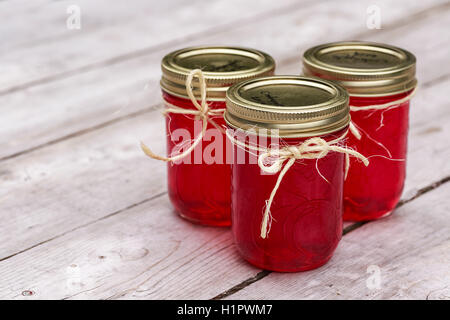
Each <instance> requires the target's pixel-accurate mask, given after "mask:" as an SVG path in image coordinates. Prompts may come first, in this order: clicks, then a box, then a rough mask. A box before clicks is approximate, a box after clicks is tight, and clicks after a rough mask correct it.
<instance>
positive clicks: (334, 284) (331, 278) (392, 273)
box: [228, 183, 450, 299]
mask: <svg viewBox="0 0 450 320" xmlns="http://www.w3.org/2000/svg"><path fill="white" fill-rule="evenodd" d="M449 194H450V184H448V183H447V184H445V185H443V186H442V187H440V188H438V189H436V190H433V191H431V192H429V193H427V194H425V195H423V196H422V197H420V198H418V199H416V200H415V201H412V202H409V203H407V204H405V205H404V206H402V207H401V208H399V209H398V210H397V211H396V212H395V214H394V215H392V216H391V217H389V218H386V219H382V220H379V221H375V222H371V223H368V224H366V225H364V226H362V227H360V228H358V229H356V230H354V231H352V232H350V233H349V234H347V235H346V236H345V237H344V238H343V240H342V241H341V243H340V247H339V248H338V250H336V254H335V256H334V257H333V258H332V260H331V261H330V263H329V264H327V265H325V266H324V267H322V268H319V269H317V270H313V271H309V272H304V273H301V274H289V275H283V274H277V273H271V274H270V275H268V276H267V277H265V278H264V279H261V280H260V281H258V282H255V283H253V284H252V285H251V286H248V287H246V288H244V289H243V290H241V291H239V292H237V293H236V294H234V295H231V296H229V297H228V298H230V299H242V298H244V299H450V268H449V266H450V224H449V222H448V221H449V219H450V198H449V197H448V195H449ZM356 252H357V253H358V254H355V253H356ZM377 268H378V269H377ZM374 270H377V271H375V272H376V273H377V274H379V276H380V278H379V279H380V282H379V286H378V285H376V281H374V278H373V277H374V276H376V275H377V274H374Z"/></svg>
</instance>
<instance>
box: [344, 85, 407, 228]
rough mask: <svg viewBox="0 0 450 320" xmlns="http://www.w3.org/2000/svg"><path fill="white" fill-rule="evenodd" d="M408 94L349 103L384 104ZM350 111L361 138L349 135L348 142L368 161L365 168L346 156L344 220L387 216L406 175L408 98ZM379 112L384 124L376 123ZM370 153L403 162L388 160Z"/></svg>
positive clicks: (358, 104) (378, 119) (364, 104)
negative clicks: (393, 104) (384, 106)
mask: <svg viewBox="0 0 450 320" xmlns="http://www.w3.org/2000/svg"><path fill="white" fill-rule="evenodd" d="M409 93H410V91H409V92H405V93H402V94H398V95H394V96H388V97H376V98H366V97H364V98H363V97H350V105H354V106H367V105H373V104H383V103H388V102H391V101H394V100H398V99H401V98H403V97H405V96H406V95H408V94H409ZM350 113H351V117H352V121H353V122H354V123H355V124H356V125H357V126H358V129H359V130H360V133H361V136H362V137H361V140H357V139H356V138H355V137H354V136H352V135H351V134H349V143H348V145H349V147H352V148H354V149H355V150H356V151H358V152H359V153H361V154H363V155H364V156H366V157H368V158H369V161H370V164H369V166H368V167H365V166H364V165H363V164H362V163H361V162H359V161H358V160H356V159H353V158H351V159H350V170H349V174H348V177H347V179H346V181H345V184H344V220H346V221H365V220H373V219H378V218H381V217H383V216H386V215H389V213H390V212H391V211H392V210H393V209H394V208H395V206H396V205H397V203H398V201H399V199H400V196H401V194H402V190H403V185H404V181H405V174H406V151H407V139H408V126H409V101H407V102H404V103H403V104H401V106H399V107H396V108H391V109H381V110H368V111H351V112H350ZM382 115H383V124H384V125H383V126H380V121H381V119H382ZM377 142H379V143H381V144H382V145H383V146H384V147H385V148H384V147H382V146H381V145H379V144H378V143H377ZM386 149H387V150H389V152H390V154H391V155H389V153H388V152H387V151H386ZM374 155H382V156H385V157H387V158H392V159H397V160H399V159H403V160H404V161H394V160H388V159H386V158H383V157H378V156H376V157H374Z"/></svg>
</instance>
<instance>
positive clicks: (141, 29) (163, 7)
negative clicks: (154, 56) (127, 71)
mask: <svg viewBox="0 0 450 320" xmlns="http://www.w3.org/2000/svg"><path fill="white" fill-rule="evenodd" d="M8 3H9V2H8ZM308 3H309V4H310V3H312V1H294V0H281V1H277V2H273V1H270V0H262V1H254V0H252V1H238V0H231V1H230V0H228V1H225V0H218V1H201V0H194V1H186V0H175V1H163V2H159V3H156V4H155V2H153V1H145V0H138V1H133V4H132V5H130V4H129V3H128V2H127V1H124V0H121V1H113V2H111V1H107V0H100V1H97V0H96V1H90V0H77V1H58V2H48V1H44V2H43V3H41V4H40V5H39V6H31V5H26V6H25V8H24V9H22V8H20V7H16V6H14V5H12V6H13V7H14V8H15V10H14V11H15V14H14V16H17V15H19V16H20V17H21V19H17V18H16V20H15V21H14V22H12V23H9V24H8V26H9V31H8V32H9V34H11V33H13V34H14V35H15V36H14V37H10V36H9V37H8V38H13V39H15V40H13V41H20V42H19V43H15V42H13V43H12V44H11V43H10V46H9V47H8V50H4V51H3V52H1V51H0V61H6V62H7V67H8V71H9V72H2V73H1V74H0V93H5V92H9V91H12V90H17V89H21V88H26V87H29V86H32V85H36V84H39V83H41V82H48V81H54V80H56V79H59V78H61V77H65V76H70V75H72V74H76V73H80V72H86V71H88V70H91V69H93V68H98V67H102V66H104V65H107V64H112V63H118V62H120V61H123V60H127V59H133V58H135V57H138V56H142V55H145V54H149V53H151V52H153V51H158V50H161V49H166V48H168V47H169V48H173V46H174V45H177V44H179V43H180V42H182V41H186V40H187V39H193V38H194V37H197V38H202V37H204V36H208V35H209V34H214V33H217V32H220V31H222V30H226V29H228V28H235V26H234V25H237V24H245V23H248V22H249V21H251V20H254V19H264V18H265V17H266V16H268V15H270V14H273V13H277V12H283V11H285V10H290V9H291V8H298V7H303V6H305V7H306V6H308ZM73 5H76V6H78V8H79V9H80V12H81V28H80V29H79V30H78V29H75V30H71V29H68V28H67V25H66V20H67V18H68V17H69V14H67V12H66V10H67V8H68V7H69V6H73ZM3 6H5V7H7V4H6V3H5V4H4V5H3ZM27 7H31V8H27ZM235 8H239V10H236V9H235ZM8 11H13V10H11V9H9V10H8ZM22 12H24V15H22ZM206 12H207V13H208V14H205V13H206ZM230 12H233V14H230ZM8 20H9V19H8ZM38 30H39V32H38ZM0 35H1V33H0ZM5 36H6V35H5ZM87 48H88V49H87Z"/></svg>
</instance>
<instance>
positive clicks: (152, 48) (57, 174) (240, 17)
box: [0, 0, 450, 299]
mask: <svg viewBox="0 0 450 320" xmlns="http://www.w3.org/2000/svg"><path fill="white" fill-rule="evenodd" d="M73 4H75V5H77V6H78V7H76V8H79V9H80V10H81V11H80V12H81V16H80V17H81V20H80V22H81V25H80V28H79V29H77V28H75V29H74V28H72V27H70V26H73V24H72V25H70V26H69V28H68V26H67V19H70V18H71V15H72V14H73V12H74V11H72V10H73V8H69V7H70V6H71V5H73ZM372 4H373V1H371V0H362V1H357V2H355V1H350V0H341V1H328V2H319V1H312V0H303V1H296V0H279V1H273V0H262V1H256V0H252V1H238V0H217V1H200V0H189V1H186V0H172V1H170V2H169V1H166V2H162V1H159V2H154V1H152V2H150V1H147V0H134V1H133V2H132V4H131V3H130V2H129V1H114V3H112V2H111V1H107V0H96V1H91V0H77V1H65V0H64V1H57V2H55V1H49V0H34V1H23V0H20V1H2V2H0V21H1V22H2V24H1V27H0V38H1V39H2V41H1V42H0V70H1V72H0V109H1V116H0V136H1V139H0V217H1V219H2V223H1V224H0V298H3V299H117V298H120V299H313V298H316V299H351V298H353V299H450V183H448V182H449V180H450V161H449V159H450V126H449V127H446V125H448V124H449V123H450V105H449V98H448V96H447V94H448V92H449V85H450V68H449V67H448V63H449V58H448V57H449V42H450V36H449V27H448V26H449V25H450V2H448V1H441V0H430V1H395V2H394V1H387V0H378V1H376V4H377V5H378V6H379V8H380V10H381V11H380V12H381V15H380V17H381V29H369V28H368V27H367V26H366V20H367V16H368V14H367V8H368V7H369V6H370V5H372ZM76 8H75V10H76ZM352 39H358V40H368V41H377V42H385V43H389V44H393V45H396V46H400V47H403V48H405V49H407V50H409V51H411V52H413V53H414V54H415V55H416V57H417V59H418V63H417V77H418V80H419V90H418V92H417V95H416V96H415V97H414V99H413V101H412V106H411V120H410V132H409V152H408V172H407V180H406V184H405V190H404V193H403V196H402V200H401V203H400V205H399V206H398V208H397V210H396V211H395V212H394V214H393V215H391V216H390V217H388V218H386V219H382V220H379V221H374V222H370V223H366V224H361V223H359V224H349V223H347V224H346V225H345V226H346V228H345V232H344V233H345V235H344V236H343V239H342V241H341V243H340V245H339V247H338V249H337V250H336V253H335V255H334V257H333V259H332V260H331V261H330V262H329V263H328V264H327V265H325V266H323V267H321V268H319V269H316V270H313V271H309V272H303V273H293V274H283V273H271V272H268V271H263V270H259V269H257V268H255V267H253V266H251V265H249V264H248V263H246V262H245V261H243V260H242V259H241V257H240V256H239V255H238V254H237V253H236V250H235V248H234V245H233V242H232V239H231V235H230V232H229V230H228V229H224V228H208V227H202V226H197V225H193V224H191V223H188V222H186V221H184V220H182V219H179V218H178V217H177V216H176V214H174V212H173V209H172V207H171V205H170V203H169V200H168V197H167V192H166V189H167V187H166V176H165V174H166V166H165V164H164V163H161V162H159V161H152V160H149V159H148V158H146V157H145V156H144V155H143V153H142V151H141V150H140V148H139V142H140V141H141V140H143V141H145V142H146V143H147V144H148V145H149V146H151V147H152V148H153V149H154V151H155V152H157V153H160V154H161V153H164V151H165V140H164V139H165V138H164V137H165V132H164V120H163V117H162V115H161V108H162V104H161V102H162V101H161V94H160V89H159V79H160V76H161V72H160V60H161V58H162V57H163V56H164V55H165V54H166V53H168V52H170V51H172V50H175V49H178V48H181V47H186V46H190V45H210V44H215V45H218V44H225V45H242V46H246V47H254V48H258V49H261V50H263V51H266V52H268V53H270V54H271V55H272V56H274V58H275V59H276V61H277V73H278V74H300V72H301V55H302V52H303V51H304V50H305V49H307V48H308V47H310V46H312V45H315V44H318V43H323V42H330V41H338V40H352ZM374 268H375V269H374ZM373 270H375V271H376V272H377V273H378V274H379V276H380V279H381V283H380V285H379V286H376V287H373V286H371V285H370V284H369V282H370V281H371V277H372V276H373V275H374V273H373V272H375V271H373Z"/></svg>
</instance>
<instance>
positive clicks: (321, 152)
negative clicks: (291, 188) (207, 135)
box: [226, 131, 369, 239]
mask: <svg viewBox="0 0 450 320" xmlns="http://www.w3.org/2000/svg"><path fill="white" fill-rule="evenodd" d="M226 134H227V136H228V138H229V139H230V141H231V142H232V143H233V144H235V145H237V146H240V147H243V148H245V149H247V150H254V151H259V152H261V153H260V155H259V156H258V166H259V168H260V169H261V170H262V171H263V172H265V173H269V174H275V173H278V172H279V175H278V178H277V181H276V183H275V186H274V187H273V189H272V192H271V193H270V197H269V199H268V200H266V207H265V210H264V214H263V219H262V223H261V233H260V236H261V238H263V239H265V238H266V237H267V235H268V233H269V231H270V221H271V212H270V208H271V206H272V202H273V199H274V198H275V195H276V193H277V191H278V188H279V187H280V184H281V182H282V180H283V178H284V176H285V174H286V173H287V172H288V170H289V169H290V168H291V167H292V165H293V164H294V163H295V162H296V160H302V159H316V160H319V159H322V158H324V157H325V156H327V154H328V153H329V152H330V151H334V152H339V153H343V154H345V156H346V160H345V166H346V168H345V171H346V172H345V176H347V172H348V164H349V161H348V157H350V156H353V157H356V158H358V159H360V160H361V161H362V162H363V163H364V165H365V166H367V165H368V164H369V160H368V159H367V158H366V157H364V156H363V155H362V154H360V153H359V152H357V151H355V150H353V149H350V148H346V147H342V146H339V145H338V144H339V143H340V142H341V141H342V140H343V139H344V138H345V136H346V135H347V132H345V133H344V134H343V135H342V136H340V137H338V138H336V139H334V140H331V141H328V142H327V141H326V140H324V139H322V138H320V137H314V138H310V139H308V140H306V141H304V142H302V143H301V144H299V145H295V146H286V147H283V148H281V149H279V148H277V149H271V148H262V147H258V146H251V145H248V144H246V143H244V142H242V141H239V140H237V139H236V138H235V137H234V136H232V135H231V133H230V132H229V131H227V132H226ZM268 160H270V161H268ZM286 161H287V162H286ZM268 162H269V164H268ZM316 169H317V163H316ZM317 170H318V169H317ZM319 174H320V173H319ZM320 176H321V177H322V178H324V179H325V177H323V176H322V175H321V174H320ZM325 180H326V179H325ZM326 181H328V180H326Z"/></svg>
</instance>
